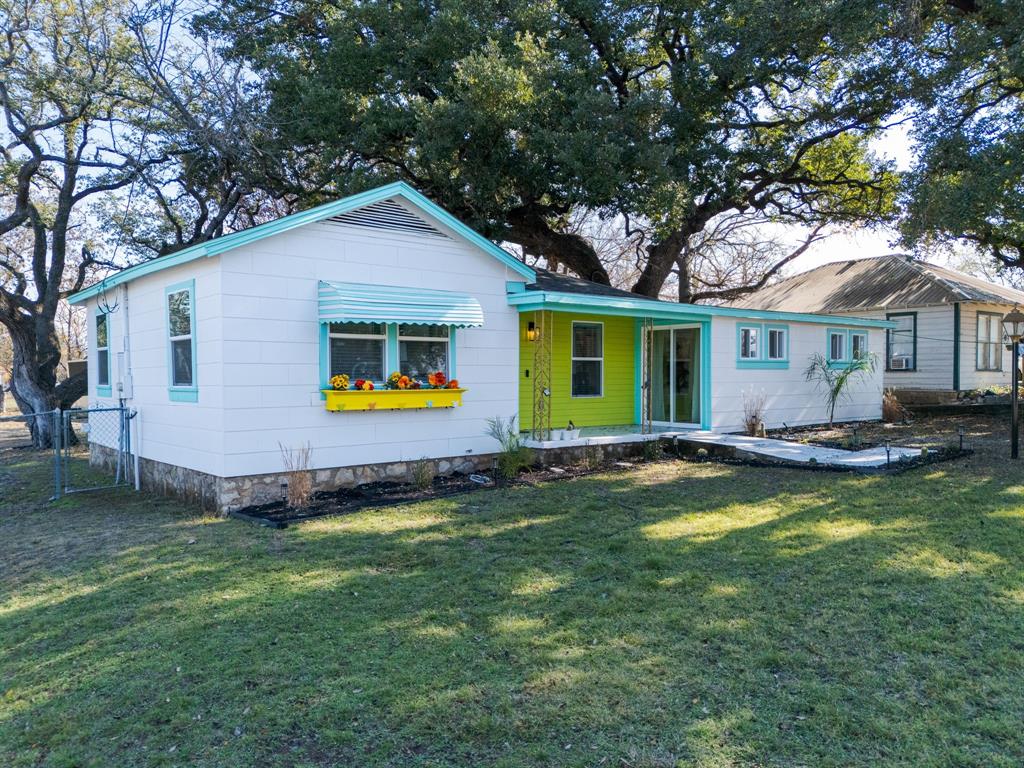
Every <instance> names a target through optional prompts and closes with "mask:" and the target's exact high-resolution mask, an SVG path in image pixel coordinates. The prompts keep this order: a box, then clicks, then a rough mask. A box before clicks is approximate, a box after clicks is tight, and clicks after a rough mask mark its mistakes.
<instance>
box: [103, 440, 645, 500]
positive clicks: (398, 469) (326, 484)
mask: <svg viewBox="0 0 1024 768" xmlns="http://www.w3.org/2000/svg"><path fill="white" fill-rule="evenodd" d="M643 452H644V443H639V442H633V443H614V444H609V445H591V446H585V445H584V446H572V447H567V448H548V449H544V450H540V449H534V453H535V455H536V457H537V460H538V461H539V462H540V463H541V464H544V465H548V466H550V465H555V466H558V465H571V464H579V463H581V462H584V461H587V460H588V459H592V460H597V461H604V460H615V459H625V458H630V457H634V456H641V455H643ZM115 459H116V452H115V451H113V450H112V449H110V448H106V447H105V446H101V445H95V444H91V445H90V446H89V463H90V464H92V465H93V466H98V467H103V468H105V469H109V470H112V469H113V467H114V461H115ZM494 459H495V457H494V455H493V454H488V455H480V456H459V457H453V458H444V459H422V460H421V461H426V462H427V463H428V464H429V465H431V470H432V471H433V473H434V474H435V475H450V474H455V473H459V474H469V473H471V472H480V471H485V470H489V469H491V467H492V466H493V464H494ZM419 464H420V461H396V462H388V463H384V464H364V465H360V466H354V467H335V468H331V469H313V470H310V473H311V474H312V476H313V491H314V492H320V491H326V492H330V491H336V490H338V489H339V488H355V487H356V486H360V485H365V484H367V483H374V482H380V481H390V482H396V483H406V482H412V481H413V479H414V475H415V473H416V469H417V467H418V465H419ZM139 474H140V478H139V482H140V485H141V487H142V489H143V490H146V491H150V492H153V493H158V494H160V495H162V496H171V497H174V498H179V499H182V500H184V501H188V502H190V503H193V504H197V505H199V506H200V507H202V508H203V509H204V510H207V511H211V512H218V513H221V514H226V513H228V512H233V511H235V510H238V509H242V508H244V507H249V506H253V505H256V504H267V503H269V502H274V501H280V500H281V497H282V487H281V486H282V483H284V482H286V480H287V475H286V474H285V473H273V474H266V475H245V476H239V477H217V476H215V475H209V474H206V473H205V472H200V471H198V470H195V469H188V468H187V467H179V466H176V465H174V464H165V463H164V462H162V461H154V460H153V459H146V458H142V459H140V460H139Z"/></svg>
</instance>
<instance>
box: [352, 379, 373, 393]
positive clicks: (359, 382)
mask: <svg viewBox="0 0 1024 768" xmlns="http://www.w3.org/2000/svg"><path fill="white" fill-rule="evenodd" d="M356 389H358V390H361V391H362V392H372V391H373V382H372V381H367V380H366V379H356Z"/></svg>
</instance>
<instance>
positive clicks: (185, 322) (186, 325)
mask: <svg viewBox="0 0 1024 768" xmlns="http://www.w3.org/2000/svg"><path fill="white" fill-rule="evenodd" d="M167 328H168V335H169V336H168V338H169V341H170V345H171V386H172V387H194V386H195V383H196V377H195V355H194V351H193V347H194V341H195V338H194V335H193V334H194V329H193V328H192V290H191V289H190V288H184V289H182V290H180V291H173V292H172V293H168V294H167Z"/></svg>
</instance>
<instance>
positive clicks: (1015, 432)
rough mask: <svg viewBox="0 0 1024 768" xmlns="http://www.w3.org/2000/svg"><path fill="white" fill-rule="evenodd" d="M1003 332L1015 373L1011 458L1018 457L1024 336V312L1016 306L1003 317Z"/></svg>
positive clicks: (1011, 414)
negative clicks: (1018, 405) (1018, 394)
mask: <svg viewBox="0 0 1024 768" xmlns="http://www.w3.org/2000/svg"><path fill="white" fill-rule="evenodd" d="M1003 333H1004V334H1005V335H1006V337H1007V338H1009V340H1010V348H1011V349H1012V350H1013V373H1012V374H1011V376H1010V419H1011V420H1012V421H1011V423H1010V458H1011V459H1016V458H1017V454H1018V450H1017V447H1018V443H1019V439H1020V425H1019V424H1018V421H1017V388H1018V387H1019V386H1020V339H1021V336H1024V314H1022V313H1021V311H1020V310H1019V309H1018V308H1017V307H1016V306H1015V307H1014V308H1013V309H1012V310H1010V312H1009V313H1008V314H1007V315H1006V316H1005V317H1003Z"/></svg>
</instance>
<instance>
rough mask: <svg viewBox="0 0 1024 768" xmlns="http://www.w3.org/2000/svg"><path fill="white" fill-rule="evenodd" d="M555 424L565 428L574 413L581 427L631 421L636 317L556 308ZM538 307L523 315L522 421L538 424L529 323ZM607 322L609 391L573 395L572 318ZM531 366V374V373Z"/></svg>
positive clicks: (553, 362)
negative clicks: (534, 416) (592, 395)
mask: <svg viewBox="0 0 1024 768" xmlns="http://www.w3.org/2000/svg"><path fill="white" fill-rule="evenodd" d="M551 317H552V318H554V325H555V329H554V336H553V337H552V340H551V369H552V370H551V408H552V410H551V426H552V427H553V428H555V429H560V428H563V427H565V425H566V424H568V422H569V419H572V420H573V422H574V423H575V424H576V426H578V427H596V426H604V425H611V424H632V423H633V421H634V418H633V404H634V400H635V395H636V392H635V385H634V368H635V342H636V339H635V335H636V333H635V331H636V329H635V322H634V320H633V318H631V317H610V316H607V315H581V314H574V313H569V312H552V313H551ZM533 319H534V313H532V312H524V313H522V314H520V316H519V423H520V425H521V429H530V428H531V427H532V425H533V352H534V345H533V343H531V342H529V341H527V340H526V325H527V323H529V322H530V320H533ZM573 320H585V321H587V322H596V323H603V324H604V392H603V395H602V396H601V397H575V398H574V397H572V381H571V375H572V322H573ZM527 371H529V374H530V375H529V377H527V375H526V373H527Z"/></svg>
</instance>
